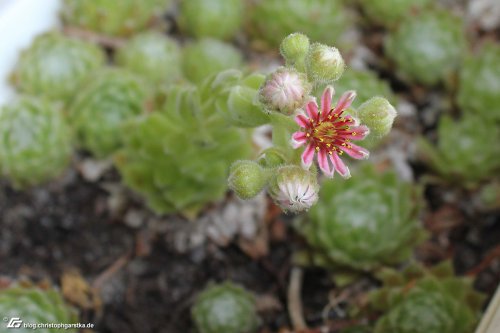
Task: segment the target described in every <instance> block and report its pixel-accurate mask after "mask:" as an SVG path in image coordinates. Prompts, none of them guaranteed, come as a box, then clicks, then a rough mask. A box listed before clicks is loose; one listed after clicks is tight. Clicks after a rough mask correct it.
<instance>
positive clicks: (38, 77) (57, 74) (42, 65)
mask: <svg viewBox="0 0 500 333" xmlns="http://www.w3.org/2000/svg"><path fill="white" fill-rule="evenodd" d="M104 59H105V57H104V53H103V52H102V51H101V49H99V48H98V47H97V46H96V45H93V44H90V43H87V42H84V41H80V40H77V39H71V38H69V37H65V36H63V35H62V34H60V33H57V32H51V33H46V34H43V35H40V36H38V37H37V38H35V40H34V41H33V43H32V44H31V45H30V47H29V48H27V49H26V50H24V51H23V52H22V53H21V56H20V58H19V60H18V62H17V65H16V68H15V70H14V72H13V73H12V76H11V79H12V83H13V84H14V86H16V88H17V89H18V90H19V91H21V92H23V93H27V94H30V95H36V96H43V97H47V98H50V99H54V100H62V101H67V100H69V99H70V98H71V97H72V96H73V94H74V93H75V92H76V89H77V88H78V85H79V84H81V82H82V81H83V80H85V78H86V77H87V76H88V74H89V72H91V71H93V70H96V69H97V68H99V67H101V66H102V65H103V64H104Z"/></svg>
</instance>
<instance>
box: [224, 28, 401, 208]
mask: <svg viewBox="0 0 500 333" xmlns="http://www.w3.org/2000/svg"><path fill="white" fill-rule="evenodd" d="M280 52H281V55H282V56H283V58H284V59H285V66H283V67H279V68H278V69H276V70H275V71H274V72H272V73H270V74H269V75H268V76H267V77H266V78H265V80H264V81H263V82H262V83H261V85H260V88H259V89H258V90H256V93H257V96H256V100H257V101H258V103H259V104H258V105H259V106H260V108H261V109H263V111H264V112H265V114H267V120H268V123H270V124H271V125H272V130H273V133H272V135H273V145H274V146H273V147H272V148H269V149H267V150H266V151H264V152H263V153H262V154H261V156H260V158H259V160H258V161H257V162H255V161H237V162H236V163H234V164H233V166H232V168H231V170H230V176H229V186H230V188H231V189H232V190H233V191H234V192H235V193H236V194H237V195H238V196H239V197H240V198H242V199H249V198H252V197H254V196H256V195H257V194H258V193H260V192H261V191H263V190H264V189H266V188H267V191H268V193H269V195H270V196H271V197H272V198H273V200H274V201H275V203H276V204H277V205H279V206H280V207H281V208H282V209H283V210H284V211H286V212H293V213H298V212H301V211H304V210H307V209H309V208H310V207H311V206H312V205H314V204H315V203H316V201H317V200H318V192H319V184H318V175H317V172H316V171H317V167H316V164H314V163H313V160H314V157H315V156H316V157H317V166H318V167H319V170H321V171H322V174H323V175H325V176H326V177H327V178H332V177H333V176H334V174H335V173H338V174H339V175H340V176H342V177H343V178H349V177H350V176H351V173H350V171H349V168H348V166H347V165H346V164H345V163H344V161H343V159H342V158H343V155H344V154H345V155H349V156H350V157H352V158H354V159H366V158H368V156H369V152H368V150H366V149H365V148H363V147H361V146H358V145H356V144H354V143H353V141H361V140H363V139H365V138H366V137H367V136H368V135H372V136H373V137H377V138H379V137H382V136H385V135H387V134H388V133H389V131H390V129H391V128H392V124H393V121H394V118H395V117H396V110H395V109H394V107H393V106H392V105H391V104H390V102H389V101H388V100H387V99H385V98H383V97H373V98H371V99H369V100H368V101H364V103H363V104H362V105H361V106H360V107H359V108H358V109H355V108H354V107H353V106H352V102H353V100H354V99H355V97H356V92H355V91H354V90H348V91H346V92H344V93H343V94H342V95H341V96H340V97H339V99H338V100H337V101H336V103H334V102H333V98H334V94H335V89H334V84H335V81H337V80H338V79H339V78H340V77H341V76H342V74H343V73H344V70H345V67H346V64H345V61H344V59H343V58H342V55H341V54H340V52H339V50H338V49H337V48H335V47H332V46H328V45H324V44H320V43H311V42H310V41H309V38H308V37H307V36H305V35H304V34H301V33H293V34H291V35H289V36H287V37H286V38H285V39H284V40H283V42H282V43H281V46H280ZM353 88H355V87H353ZM314 91H323V93H322V95H321V96H318V97H319V99H320V103H318V102H317V101H316V96H314ZM231 109H232V111H231V112H236V113H238V112H240V111H238V110H236V109H235V108H231ZM249 116H251V114H250V113H248V112H247V113H245V119H246V118H248V117H249ZM256 116H258V117H262V114H259V115H257V114H256ZM259 123H260V122H259ZM260 124H261V123H260ZM299 147H304V148H303V149H299Z"/></svg>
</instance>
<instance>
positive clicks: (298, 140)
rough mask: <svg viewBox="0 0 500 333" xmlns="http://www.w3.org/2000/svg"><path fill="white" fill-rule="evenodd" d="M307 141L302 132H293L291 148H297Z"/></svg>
mask: <svg viewBox="0 0 500 333" xmlns="http://www.w3.org/2000/svg"><path fill="white" fill-rule="evenodd" d="M306 142H307V136H306V133H304V132H295V133H293V134H292V146H293V148H299V147H300V146H302V145H304V144H305V143H306Z"/></svg>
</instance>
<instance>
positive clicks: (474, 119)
mask: <svg viewBox="0 0 500 333" xmlns="http://www.w3.org/2000/svg"><path fill="white" fill-rule="evenodd" d="M437 134H438V141H437V144H432V143H431V142H429V141H428V140H426V139H424V138H420V139H419V141H418V153H419V154H418V155H419V157H420V159H421V160H422V161H423V162H424V163H426V164H427V165H429V166H430V167H431V168H432V169H434V170H435V171H436V172H437V173H438V174H439V175H440V176H441V177H442V178H443V179H445V180H447V181H448V182H452V183H458V184H462V185H465V186H467V187H468V186H471V185H475V184H477V183H478V182H480V181H482V180H487V179H489V178H490V177H492V176H494V175H497V174H498V171H499V170H500V158H499V155H500V146H499V145H497V144H489V143H493V142H500V128H499V127H498V126H497V125H496V124H495V123H493V122H491V121H488V120H486V119H483V118H482V117H480V116H477V115H474V114H467V115H465V116H464V117H463V118H462V119H460V120H459V121H453V120H452V119H451V118H450V117H449V116H444V117H442V118H441V119H440V121H439V124H438V130H437Z"/></svg>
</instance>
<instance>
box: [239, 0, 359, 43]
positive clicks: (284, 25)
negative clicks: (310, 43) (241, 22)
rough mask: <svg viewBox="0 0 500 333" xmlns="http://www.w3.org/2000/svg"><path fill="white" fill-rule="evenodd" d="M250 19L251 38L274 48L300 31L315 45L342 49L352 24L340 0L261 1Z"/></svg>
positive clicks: (257, 2) (254, 6) (253, 8)
mask: <svg viewBox="0 0 500 333" xmlns="http://www.w3.org/2000/svg"><path fill="white" fill-rule="evenodd" d="M249 15H250V19H249V22H248V30H249V32H250V34H251V35H252V36H253V38H254V39H256V40H260V41H263V42H265V43H266V44H268V46H270V47H271V48H275V47H278V46H279V45H280V43H281V41H282V40H283V38H285V37H286V36H288V35H289V34H291V33H293V32H297V31H299V32H301V33H303V34H305V35H307V36H309V38H310V39H311V40H314V41H316V42H320V43H325V44H328V45H332V44H335V45H339V42H340V44H342V38H341V37H342V34H343V33H344V32H345V31H346V30H347V28H348V27H349V26H350V24H351V16H350V15H349V13H348V12H347V11H346V9H345V8H344V6H343V4H342V1H341V0H261V1H256V3H255V4H254V5H253V6H252V7H251V8H250V14H249ZM311 22H314V24H311Z"/></svg>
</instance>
